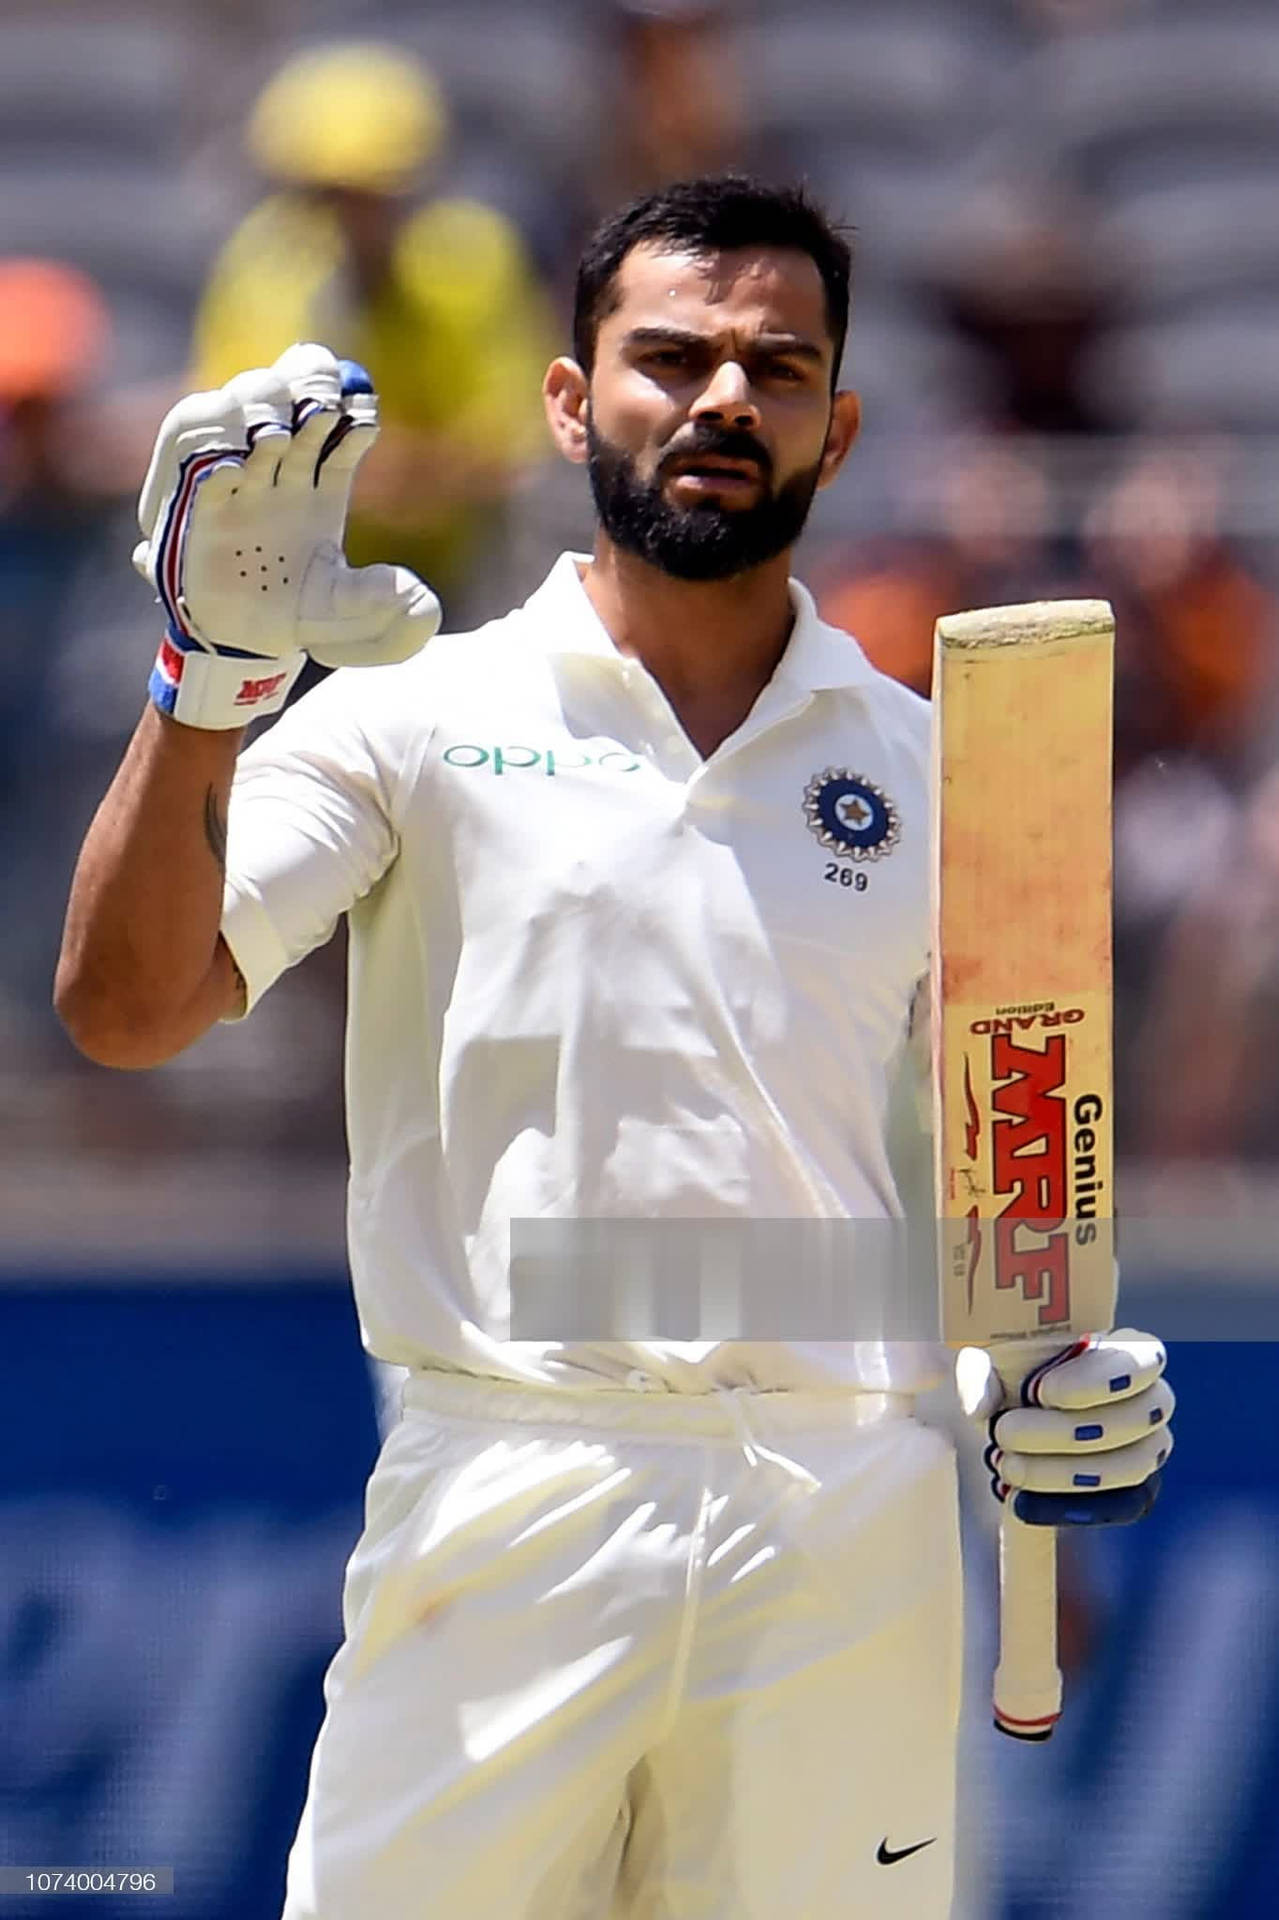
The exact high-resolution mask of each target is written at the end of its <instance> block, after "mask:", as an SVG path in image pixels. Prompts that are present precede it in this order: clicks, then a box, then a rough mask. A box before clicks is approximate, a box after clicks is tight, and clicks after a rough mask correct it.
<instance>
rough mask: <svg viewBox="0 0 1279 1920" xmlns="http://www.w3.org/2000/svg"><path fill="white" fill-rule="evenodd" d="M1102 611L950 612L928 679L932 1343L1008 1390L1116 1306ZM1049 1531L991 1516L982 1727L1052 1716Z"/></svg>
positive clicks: (1020, 1732)
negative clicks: (995, 1646)
mask: <svg viewBox="0 0 1279 1920" xmlns="http://www.w3.org/2000/svg"><path fill="white" fill-rule="evenodd" d="M1113 660H1114V619H1113V615H1112V613H1111V609H1110V607H1109V606H1108V605H1107V603H1106V602H1105V601H1099V600H1063V601H1041V602H1036V603H1033V604H1031V605H1028V606H1017V607H993V608H987V609H984V610H980V611H976V612H971V613H961V614H952V615H948V616H946V617H945V618H943V619H942V620H940V621H939V622H938V623H937V633H936V650H935V655H934V674H933V700H934V716H933V801H934V821H933V889H934V892H933V963H932V964H933V979H932V993H933V1021H934V1033H933V1062H934V1107H935V1116H934V1117H935V1128H934V1136H935V1149H934V1150H935V1156H936V1183H937V1211H938V1218H939V1262H940V1286H941V1320H942V1332H943V1337H944V1338H945V1339H946V1341H947V1342H948V1343H949V1344H950V1345H952V1346H967V1345H976V1346H985V1347H989V1348H991V1349H992V1350H993V1351H994V1352H995V1356H996V1361H997V1364H998V1366H999V1370H1000V1373H1001V1374H1002V1375H1003V1377H1004V1378H1005V1380H1007V1381H1008V1383H1009V1386H1010V1388H1011V1389H1013V1390H1014V1391H1017V1390H1019V1389H1020V1387H1021V1384H1022V1382H1023V1380H1024V1379H1025V1377H1026V1376H1027V1375H1028V1374H1029V1373H1030V1372H1032V1371H1033V1370H1034V1368H1035V1367H1037V1366H1038V1365H1039V1364H1040V1363H1041V1362H1042V1360H1043V1359H1045V1358H1046V1357H1047V1356H1048V1355H1050V1354H1052V1353H1055V1352H1059V1351H1061V1350H1062V1349H1063V1348H1065V1347H1069V1346H1070V1345H1071V1343H1072V1341H1073V1340H1074V1339H1075V1338H1076V1337H1078V1336H1080V1335H1082V1334H1086V1333H1090V1332H1096V1331H1101V1330H1103V1329H1106V1328H1109V1327H1110V1325H1111V1324H1112V1321H1113V1316H1114V1309H1115V1265H1114V1246H1113V1205H1112V1201H1111V1190H1112V1181H1113V1152H1112V1068H1111V975H1112V959H1111V784H1112V775H1111V736H1112V686H1113V672H1114V667H1113ZM1055 1544H1056V1543H1055V1534H1054V1533H1053V1531H1052V1529H1051V1528H1039V1527H1026V1526H1024V1525H1022V1524H1021V1523H1020V1522H1019V1521H1017V1520H1016V1519H1015V1518H1013V1516H1012V1515H1011V1513H1008V1514H1007V1515H1006V1517H1005V1518H1004V1519H1003V1521H1002V1524H1001V1537H1000V1566H1001V1599H1000V1662H999V1669H998V1672H997V1674H996V1680H995V1723H996V1725H997V1726H998V1727H1000V1728H1001V1730H1002V1731H1004V1732H1006V1733H1012V1734H1015V1735H1016V1736H1018V1737H1019V1738H1022V1739H1046V1738H1047V1737H1048V1735H1049V1734H1050V1733H1051V1731H1052V1728H1053V1725H1054V1724H1055V1722H1056V1719H1057V1717H1058V1715H1059V1712H1060V1704H1061V1677H1060V1674H1059V1673H1058V1670H1057V1659H1056V1604H1057V1602H1056V1558H1055Z"/></svg>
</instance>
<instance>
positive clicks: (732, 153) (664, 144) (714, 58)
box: [564, 0, 792, 274]
mask: <svg viewBox="0 0 1279 1920" xmlns="http://www.w3.org/2000/svg"><path fill="white" fill-rule="evenodd" d="M602 56H603V57H602V68H601V71H602V76H603V81H602V86H601V90H600V100H599V125H598V131H597V135H596V157H595V159H594V161H593V164H592V165H591V167H590V168H589V169H588V170H587V171H586V172H585V173H584V175H583V176H582V177H580V178H579V179H578V180H577V181H576V182H575V183H574V185H575V191H572V190H571V191H570V197H569V218H568V220H567V222H566V231H565V237H564V242H565V252H564V257H565V263H566V270H567V272H568V273H569V274H571V273H572V272H573V271H574V270H575V268H576V264H577V255H578V252H579V250H580V247H581V244H582V241H583V240H584V239H585V237H586V235H587V234H588V233H589V231H590V230H591V228H592V227H594V225H595V224H596V222H597V220H599V219H600V218H601V217H602V216H603V215H604V214H607V213H609V212H611V211H613V209H614V208H616V207H619V206H621V205H623V204H624V203H625V202H626V201H628V200H630V199H631V198H632V197H633V196H634V195H636V194H638V193H643V192H646V191H647V190H648V189H650V188H652V187H656V186H660V185H661V184H663V183H664V182H665V181H668V180H680V179H688V178H691V177H692V176H693V175H696V174H703V173H721V172H728V171H731V170H732V169H734V168H739V169H741V170H742V171H744V172H749V173H757V174H761V175H764V176H770V175H771V176H781V175H784V174H787V173H789V172H791V171H792V169H791V168H790V167H789V166H788V164H787V156H786V154H785V153H784V152H782V151H780V150H779V149H778V147H777V146H776V144H775V143H774V142H771V141H764V140H761V138H760V137H759V135H758V134H757V132H756V130H755V129H754V127H753V126H752V125H751V121H750V118H749V115H748V113H747V93H746V87H745V76H744V74H743V71H742V63H741V48H740V42H739V36H738V30H737V21H736V18H735V14H734V9H733V6H732V4H731V0H605V6H604V10H603V42H602Z"/></svg>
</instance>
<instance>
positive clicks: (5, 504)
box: [0, 259, 110, 1001]
mask: <svg viewBox="0 0 1279 1920" xmlns="http://www.w3.org/2000/svg"><path fill="white" fill-rule="evenodd" d="M109 345H110V323H109V320H108V316H107V310H106V306H105V304H104V302H103V300H102V297H101V295H100V293H99V292H98V289H97V288H96V286H95V285H94V283H93V281H92V280H90V279H89V277H88V276H87V275H86V274H84V273H81V272H80V271H79V270H78V269H77V268H74V267H69V266H66V265H64V264H63V263H62V262H61V261H56V260H37V259H9V260H0V872H3V873H4V876H5V886H6V891H7V893H8V896H9V898H10V899H11V900H13V899H20V900H21V901H22V908H23V910H22V912H21V913H11V914H9V915H7V916H6V920H5V938H4V943H3V962H2V966H3V974H2V976H0V977H2V978H3V981H4V983H5V984H6V985H7V986H8V988H9V989H10V991H12V992H16V993H17V994H18V995H20V996H21V997H22V998H24V999H33V998H35V999H39V1000H41V1001H46V1000H47V998H48V988H49V982H50V980H51V978H52V966H53V957H54V954H55V952H56V946H57V941H56V934H55V933H54V931H53V928H54V925H56V920H57V917H58V909H57V907H56V906H55V905H54V902H55V900H57V899H58V897H59V896H61V895H63V894H64V893H65V887H66V881H67V877H68V876H67V873H66V872H64V871H61V870H59V869H58V868H57V866H56V862H52V861H51V860H50V857H49V855H50V852H51V850H52V848H51V845H50V840H49V839H46V840H44V841H43V842H42V841H41V840H40V838H39V836H38V833H37V831H36V829H37V825H39V826H40V827H41V828H42V829H43V831H44V832H45V833H46V834H49V829H50V824H51V823H50V819H49V814H48V809H49V806H50V803H51V802H56V799H57V797H58V796H57V780H56V773H55V774H54V775H53V777H52V778H51V774H50V768H51V765H53V766H54V767H56V740H55V738H54V734H53V724H54V721H53V710H54V694H55V690H56V685H57V680H58V673H59V667H60V658H59V656H60V649H61V645H62V642H63V639H64V637H65V636H64V631H63V626H64V615H65V611H66V607H67V603H68V597H69V594H70V592H71V589H72V585H73V583H74V581H75V578H76V576H77V574H78V573H79V572H80V570H81V569H82V566H83V564H84V563H85V561H86V560H87V559H88V558H89V557H90V556H92V555H93V554H95V553H96V552H97V549H98V547H99V544H100V542H101V540H102V538H103V534H104V530H105V527H106V524H107V518H108V512H109V506H110V500H109V497H108V496H106V495H104V493H103V491H102V480H103V476H102V472H101V464H100V461H99V460H98V458H97V449H96V448H95V446H94V444H93V440H92V435H91V434H87V433H86V432H85V430H84V422H85V410H84V406H83V396H84V393H85V389H86V388H87V387H88V385H89V384H90V382H91V380H92V378H93V376H94V374H95V373H96V372H97V370H98V368H99V366H100V365H101V364H102V362H103V361H104V360H105V358H106V355H107V352H108V349H109ZM30 814H35V815H36V816H37V819H36V820H33V819H31V818H30V817H26V816H28V815H30ZM83 826H84V822H83V821H81V822H80V823H79V830H81V831H82V830H83ZM55 837H56V836H50V838H55ZM41 909H43V912H42V911H41Z"/></svg>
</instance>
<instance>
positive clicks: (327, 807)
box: [222, 668, 398, 1011]
mask: <svg viewBox="0 0 1279 1920" xmlns="http://www.w3.org/2000/svg"><path fill="white" fill-rule="evenodd" d="M352 671H354V670H352ZM379 671H385V670H384V669H377V668H369V669H366V672H368V673H376V672H379ZM351 704H352V702H351V699H350V686H349V676H348V674H347V673H338V674H334V675H332V676H330V678H329V679H328V680H326V681H324V682H322V684H321V685H320V686H318V687H316V688H315V689H314V690H313V691H312V692H311V693H308V694H307V695H305V697H304V698H303V699H301V700H299V701H298V702H297V703H296V704H295V705H294V706H292V707H290V708H289V709H288V710H287V712H286V713H285V714H284V715H283V716H282V717H281V719H280V720H279V721H277V723H276V724H275V726H274V727H272V728H271V729H270V730H269V731H268V732H267V733H264V734H262V735H261V736H260V737H259V738H258V739H257V740H255V741H254V742H253V743H252V745H251V746H249V747H248V748H247V749H246V751H245V752H244V753H243V754H242V755H241V757H240V762H239V765H238V767H237V769H236V775H235V780H234V783H233V785H232V788H231V800H230V806H229V808H228V813H227V867H226V890H225V894H224V897H223V908H222V934H223V938H224V939H225V940H226V943H227V945H228V946H229V947H230V949H231V952H232V955H233V956H234V958H235V961H236V964H237V966H238V967H239V969H240V971H241V973H242V974H243V975H244V980H245V985H246V987H247V990H248V993H247V1003H246V1011H248V1010H249V1009H251V1008H252V1007H253V1005H254V1004H255V1003H256V1002H257V1001H258V1000H259V999H261V997H262V995H263V994H264V993H265V992H266V990H267V988H268V987H269V986H271V985H272V983H273V982H274V981H275V980H277V979H278V978H279V976H280V974H282V973H283V972H284V971H285V970H286V968H288V967H292V966H295V965H296V964H297V962H298V961H299V960H301V959H303V958H304V957H305V955H306V954H308V953H310V952H311V950H312V948H314V947H319V946H323V944H324V942H325V941H326V940H328V939H329V937H330V935H331V934H332V933H333V930H334V928H335V927H336V925H337V922H338V919H339V917H340V915H341V914H343V913H345V912H346V911H347V909H348V908H349V907H351V906H353V905H354V903H355V902H356V901H357V900H360V899H362V898H363V897H364V895H365V894H366V893H368V892H369V891H370V889H371V888H372V887H374V886H375V885H376V884H377V882H378V881H379V880H380V879H381V877H382V875H383V874H384V873H385V872H386V870H387V868H388V867H389V866H390V864H391V862H392V860H393V859H394V858H395V855H396V851H397V847H398V840H397V836H396V832H395V828H394V826H393V824H392V819H391V803H390V790H391V786H392V784H393V782H392V781H391V780H390V779H389V777H388V772H387V769H386V768H385V767H383V766H382V765H380V764H379V760H378V756H377V754H376V753H375V751H374V749H373V747H372V746H371V745H370V742H369V740H368V738H367V735H366V732H365V730H364V729H363V728H362V727H361V726H360V724H359V722H358V719H357V718H356V717H355V716H354V715H353V714H352V713H351V711H350V708H351Z"/></svg>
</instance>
